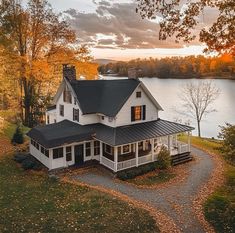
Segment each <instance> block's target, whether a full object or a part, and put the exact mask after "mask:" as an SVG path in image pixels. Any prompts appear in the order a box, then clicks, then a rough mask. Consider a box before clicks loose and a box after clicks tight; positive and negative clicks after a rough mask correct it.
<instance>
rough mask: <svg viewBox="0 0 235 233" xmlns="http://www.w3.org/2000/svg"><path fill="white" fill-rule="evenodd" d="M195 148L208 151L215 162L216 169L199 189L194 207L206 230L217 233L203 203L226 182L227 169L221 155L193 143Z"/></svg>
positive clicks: (194, 200) (209, 232)
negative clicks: (204, 209) (225, 172)
mask: <svg viewBox="0 0 235 233" xmlns="http://www.w3.org/2000/svg"><path fill="white" fill-rule="evenodd" d="M193 146H194V147H195V148H197V149H199V150H202V151H204V152H205V153H207V154H208V155H209V156H210V157H211V158H212V160H213V162H214V165H215V167H214V169H213V172H212V173H211V175H210V179H209V180H208V181H207V182H206V184H204V185H203V187H202V188H201V189H200V190H199V192H198V193H197V195H196V197H194V199H193V209H194V212H195V214H196V216H197V218H198V220H199V222H200V223H201V224H202V226H203V227H204V229H205V231H206V232H208V233H215V230H214V228H213V227H212V226H211V225H210V223H209V222H208V221H207V220H206V219H205V216H204V211H203V205H204V203H205V201H206V200H207V199H208V197H209V196H210V195H211V194H212V193H213V192H215V191H216V189H217V188H219V187H220V186H222V185H223V184H224V182H225V177H224V171H225V169H224V168H225V162H224V160H223V158H221V157H220V155H217V154H214V153H211V152H209V151H208V150H206V149H203V148H201V147H199V146H195V145H193Z"/></svg>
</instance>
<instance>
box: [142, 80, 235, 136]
mask: <svg viewBox="0 0 235 233" xmlns="http://www.w3.org/2000/svg"><path fill="white" fill-rule="evenodd" d="M141 80H142V81H143V82H144V84H145V85H146V86H147V87H148V88H149V90H150V91H151V93H152V95H153V96H154V97H155V98H156V100H157V101H158V103H159V104H160V105H161V106H162V108H163V109H164V111H161V112H160V113H159V116H160V118H162V119H166V120H170V121H176V120H177V121H179V120H181V121H182V123H185V122H188V121H190V125H192V126H194V127H195V128H196V121H195V120H194V119H191V118H189V117H187V116H184V115H182V114H180V113H178V111H181V110H182V102H181V99H180V97H179V95H180V90H181V88H182V86H183V85H184V84H186V83H188V82H203V80H194V79H159V78H143V79H141ZM211 81H212V82H213V83H214V84H215V85H216V87H218V88H219V89H220V95H219V97H218V99H217V100H216V101H215V102H214V104H213V108H215V109H216V110H217V111H216V112H212V113H210V114H208V115H207V116H205V117H204V119H203V120H202V122H201V134H202V136H203V137H215V138H216V137H217V136H218V133H219V130H220V128H219V125H225V123H226V122H228V123H231V124H235V80H224V79H223V80H222V79H213V80H211ZM193 135H197V129H196V130H194V131H193Z"/></svg>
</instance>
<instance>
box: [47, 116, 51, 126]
mask: <svg viewBox="0 0 235 233" xmlns="http://www.w3.org/2000/svg"><path fill="white" fill-rule="evenodd" d="M47 124H50V115H47Z"/></svg>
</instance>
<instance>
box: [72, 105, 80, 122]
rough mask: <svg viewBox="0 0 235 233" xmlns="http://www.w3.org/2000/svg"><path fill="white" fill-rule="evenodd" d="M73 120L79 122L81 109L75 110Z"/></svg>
mask: <svg viewBox="0 0 235 233" xmlns="http://www.w3.org/2000/svg"><path fill="white" fill-rule="evenodd" d="M73 120H74V121H79V109H75V108H73Z"/></svg>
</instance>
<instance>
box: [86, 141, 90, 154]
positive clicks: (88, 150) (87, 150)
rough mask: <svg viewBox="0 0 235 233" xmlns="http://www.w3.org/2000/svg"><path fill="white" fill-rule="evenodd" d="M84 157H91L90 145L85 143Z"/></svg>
mask: <svg viewBox="0 0 235 233" xmlns="http://www.w3.org/2000/svg"><path fill="white" fill-rule="evenodd" d="M86 156H91V143H90V142H86Z"/></svg>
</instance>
